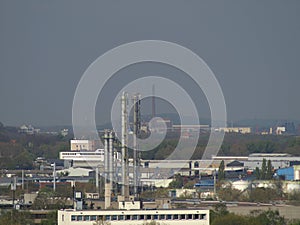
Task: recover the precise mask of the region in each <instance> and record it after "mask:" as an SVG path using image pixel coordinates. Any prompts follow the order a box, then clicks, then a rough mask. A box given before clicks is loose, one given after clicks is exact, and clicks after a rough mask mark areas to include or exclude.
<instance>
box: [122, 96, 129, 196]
mask: <svg viewBox="0 0 300 225" xmlns="http://www.w3.org/2000/svg"><path fill="white" fill-rule="evenodd" d="M127 105H128V94H127V93H126V92H123V93H122V98H121V106H122V107H121V108H122V109H121V110H122V115H121V121H122V134H121V136H122V138H121V141H122V143H121V148H122V196H124V198H125V199H128V198H129V173H128V163H129V162H128V149H127V144H128V135H127V131H128V127H127V125H128V112H127Z"/></svg>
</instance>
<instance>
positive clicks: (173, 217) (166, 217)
mask: <svg viewBox="0 0 300 225" xmlns="http://www.w3.org/2000/svg"><path fill="white" fill-rule="evenodd" d="M206 218H207V217H206V214H167V215H164V214H162V215H158V214H155V215H104V216H97V215H72V216H71V221H97V220H98V221H118V220H205V219H206Z"/></svg>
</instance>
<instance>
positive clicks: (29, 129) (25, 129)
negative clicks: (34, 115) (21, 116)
mask: <svg viewBox="0 0 300 225" xmlns="http://www.w3.org/2000/svg"><path fill="white" fill-rule="evenodd" d="M18 131H19V133H20V134H30V135H32V134H37V133H39V132H40V129H35V128H34V127H33V126H32V125H28V126H27V125H25V124H23V125H22V126H20V128H19V130H18Z"/></svg>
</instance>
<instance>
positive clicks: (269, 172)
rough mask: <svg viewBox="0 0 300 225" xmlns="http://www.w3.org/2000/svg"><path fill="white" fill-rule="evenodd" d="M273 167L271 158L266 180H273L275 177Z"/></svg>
mask: <svg viewBox="0 0 300 225" xmlns="http://www.w3.org/2000/svg"><path fill="white" fill-rule="evenodd" d="M272 169H273V168H272V163H271V160H268V165H267V173H266V180H272V178H273V170H272Z"/></svg>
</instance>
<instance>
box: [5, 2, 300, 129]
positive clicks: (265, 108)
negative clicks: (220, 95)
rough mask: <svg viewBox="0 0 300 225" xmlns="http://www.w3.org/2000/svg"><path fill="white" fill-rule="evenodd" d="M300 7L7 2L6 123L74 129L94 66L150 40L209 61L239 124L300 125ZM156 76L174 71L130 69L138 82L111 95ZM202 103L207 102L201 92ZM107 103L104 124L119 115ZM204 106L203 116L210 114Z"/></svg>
mask: <svg viewBox="0 0 300 225" xmlns="http://www.w3.org/2000/svg"><path fill="white" fill-rule="evenodd" d="M299 11H300V1H298V0H288V1H277V0H268V1H261V0H257V1H255V0H253V1H241V0H236V1H230V0H226V1H225V0H224V1H199V0H195V1H175V0H166V1H140V0H137V1H119V0H116V1H81V0H68V1H61V0H51V1H50V0H49V1H38V0H36V1H33V0H27V1H23V0H20V1H16V0H1V1H0V104H1V106H0V121H1V122H3V123H4V124H6V125H20V124H22V123H32V124H36V125H60V124H71V118H72V111H71V110H72V101H73V95H74V92H75V88H76V85H77V83H78V81H79V79H80V77H81V76H82V74H83V72H84V71H85V69H86V68H87V67H88V66H89V64H90V63H92V62H93V61H94V60H95V59H96V58H97V57H98V56H100V55H101V54H103V53H104V52H106V51H108V50H109V49H111V48H113V47H116V46H118V45H120V44H123V43H127V42H131V41H136V40H144V39H157V40H165V41H171V42H175V43H178V44H180V45H183V46H185V47H187V48H190V49H191V50H192V51H194V52H195V53H197V54H198V55H199V56H200V57H202V58H203V59H204V60H205V61H206V63H207V64H208V66H209V67H210V68H211V69H212V70H213V72H214V74H215V75H216V77H217V79H218V80H219V83H220V85H221V87H222V89H223V92H224V96H225V100H226V104H227V111H228V118H229V120H238V119H245V118H271V119H275V118H280V119H298V120H300V105H299V99H298V98H299V96H300V95H299V94H300V89H299V84H300V76H299V75H300V74H299V65H300V61H299V59H300V57H299V54H300V43H299V42H300V27H299V22H300V14H299ZM152 66H153V67H152ZM149 70H151V75H154V74H155V73H173V72H174V71H173V70H172V69H170V68H162V66H161V65H148V64H147V65H144V66H137V67H136V68H134V67H133V68H126V69H124V74H128V76H127V78H126V79H128V80H126V79H125V78H124V76H123V78H124V79H123V78H122V79H120V78H119V79H118V78H117V75H116V77H115V79H113V81H114V82H115V85H116V90H114V91H112V90H107V91H106V95H109V94H110V93H117V92H118V90H117V89H118V88H119V89H120V88H121V87H122V85H124V84H125V83H126V82H129V81H130V75H129V74H133V73H134V74H135V78H137V77H138V74H141V73H144V72H145V71H147V72H149ZM120 72H122V71H120ZM174 73H176V72H174ZM167 75H168V74H167ZM169 76H170V74H169ZM175 80H176V79H175ZM177 81H178V80H177ZM184 85H185V86H187V88H188V87H189V81H185V80H183V86H184ZM191 85H192V84H191ZM191 89H192V91H191V93H192V94H193V95H198V92H197V91H199V90H197V91H196V90H194V89H193V88H191ZM199 99H200V100H199V102H201V103H200V104H201V105H205V104H206V103H205V99H204V98H203V95H202V94H201V93H200V94H199ZM106 101H108V102H109V101H110V100H105V99H104V100H103V101H101V100H99V104H98V106H97V111H99V113H98V115H99V116H98V117H99V118H98V117H97V121H98V122H99V123H101V122H103V121H105V120H106V119H107V118H108V117H109V116H110V115H109V114H108V113H107V109H104V108H105V106H106V105H107V104H106V103H107V102H106ZM200 108H201V107H200ZM203 108H207V105H205V107H203ZM202 110H203V111H201V110H199V111H200V114H201V115H199V116H200V117H207V115H208V110H207V109H202ZM149 113H151V111H149ZM202 114H203V115H202Z"/></svg>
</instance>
